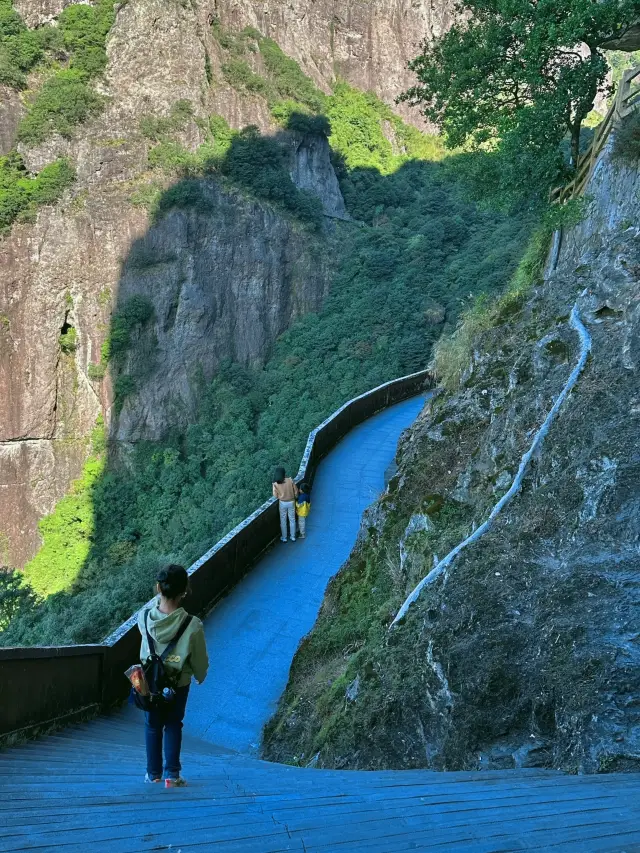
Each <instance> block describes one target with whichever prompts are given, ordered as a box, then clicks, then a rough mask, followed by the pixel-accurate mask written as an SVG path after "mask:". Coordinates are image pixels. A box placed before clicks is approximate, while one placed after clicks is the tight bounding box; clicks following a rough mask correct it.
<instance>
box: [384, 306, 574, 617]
mask: <svg viewBox="0 0 640 853" xmlns="http://www.w3.org/2000/svg"><path fill="white" fill-rule="evenodd" d="M570 325H571V328H572V329H575V330H576V332H577V333H578V335H579V337H580V358H579V359H578V363H577V364H576V366H575V367H574V368H573V370H572V371H571V375H570V376H569V378H568V379H567V382H566V384H565V386H564V388H563V389H562V391H561V392H560V394H559V395H558V398H557V400H556V401H555V403H554V404H553V406H552V408H551V410H550V411H549V414H548V415H547V417H546V418H545V419H544V423H543V424H542V426H541V427H540V429H539V430H538V431H537V433H536V434H535V436H534V439H533V441H532V442H531V446H530V447H529V449H528V450H527V452H526V453H525V454H524V456H523V457H522V459H521V460H520V467H519V468H518V473H517V474H516V476H515V478H514V480H513V483H512V484H511V488H510V489H509V491H508V492H507V493H506V494H505V495H503V496H502V497H501V498H500V500H499V501H498V503H497V504H496V505H495V506H494V508H493V509H492V510H491V513H490V515H489V517H488V518H487V520H486V521H485V522H484V524H481V525H480V527H478V529H477V530H475V531H474V532H473V533H472V534H471V535H470V536H467V538H466V539H464V540H463V541H462V542H460V543H459V544H458V545H456V547H455V548H453V550H451V551H449V553H448V554H447V555H446V557H444V558H443V559H442V560H441V561H440V562H439V563H438V565H437V566H436V567H435V568H433V569H432V570H431V571H430V572H429V574H428V575H427V576H426V577H424V578H423V579H422V580H421V581H420V583H419V584H418V585H417V586H416V587H415V588H414V589H413V590H412V592H411V593H410V594H409V595H408V596H407V598H406V600H405V602H404V603H403V605H402V607H401V608H400V610H398V612H397V614H396V617H395V619H394V620H393V622H392V623H391V625H390V626H389V630H391V628H393V626H394V625H396V624H397V623H398V622H399V621H400V620H401V619H402V618H403V617H404V616H405V615H406V613H407V611H408V610H409V607H411V605H412V604H413V602H414V601H415V600H416V599H417V598H418V596H419V595H420V593H421V592H422V590H423V589H424V588H425V586H428V585H429V584H431V583H433V581H434V580H436V578H438V577H440V575H442V573H443V572H444V571H445V570H446V569H447V568H448V567H449V566H450V565H451V563H452V562H453V561H454V560H455V558H456V557H457V556H458V554H459V553H460V552H461V551H462V550H463V549H464V548H466V547H467V546H468V545H471V544H472V543H473V542H476V541H477V540H478V539H480V537H481V536H483V535H484V534H485V533H486V532H487V530H489V528H490V527H491V525H492V524H493V522H494V520H495V518H496V517H497V516H498V515H499V514H500V512H501V511H502V510H503V509H504V507H505V506H506V505H507V504H508V503H509V502H510V501H511V499H512V498H513V497H514V496H515V495H516V494H517V492H519V491H520V488H521V486H522V481H523V479H524V475H525V474H526V471H527V468H528V466H529V462H530V461H531V458H532V456H533V455H534V454H535V453H536V451H537V450H538V449H539V448H540V446H541V444H542V442H543V441H544V438H545V436H546V435H547V433H548V432H549V428H550V426H551V424H552V423H553V421H554V419H555V417H556V415H557V414H558V411H559V410H560V407H561V406H562V404H563V403H564V401H565V399H566V398H567V395H568V394H569V392H570V391H571V389H572V388H573V386H574V385H575V384H576V382H577V381H578V377H579V376H580V374H581V373H582V370H583V369H584V366H585V364H586V362H587V357H588V355H589V352H590V350H591V335H590V334H589V332H588V331H587V329H586V328H585V326H584V324H583V323H582V320H581V319H580V314H579V312H578V303H577V302H576V304H575V305H574V306H573V308H572V310H571V319H570Z"/></svg>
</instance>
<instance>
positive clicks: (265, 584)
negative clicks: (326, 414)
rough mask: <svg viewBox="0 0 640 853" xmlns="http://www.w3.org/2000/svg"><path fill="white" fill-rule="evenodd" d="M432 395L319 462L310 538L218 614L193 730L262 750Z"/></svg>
mask: <svg viewBox="0 0 640 853" xmlns="http://www.w3.org/2000/svg"><path fill="white" fill-rule="evenodd" d="M424 400H425V398H424V396H421V397H416V398H413V399H412V400H407V401H405V402H403V403H399V404H398V405H396V406H393V407H391V408H390V409H386V410H385V411H383V412H381V413H380V414H378V415H375V416H374V417H372V418H370V419H369V420H368V421H365V423H363V424H361V425H360V426H358V427H356V428H355V429H354V430H352V431H351V432H350V433H349V435H347V436H346V437H345V438H344V439H343V440H342V441H341V442H340V444H338V446H337V447H336V448H334V450H333V451H332V452H331V453H330V454H329V455H328V456H327V457H326V459H324V460H323V462H322V463H321V465H320V468H319V470H318V473H317V475H316V479H315V482H314V486H313V494H312V507H311V514H310V515H309V518H308V519H307V537H306V539H300V538H298V539H297V540H296V542H287V543H286V544H282V543H280V542H278V544H277V545H276V546H275V547H274V548H272V549H271V551H270V552H269V553H268V554H267V555H266V556H265V557H264V558H263V559H262V560H261V561H260V563H259V564H258V565H257V566H256V567H255V568H254V569H253V570H252V571H251V572H250V574H249V575H247V577H246V578H244V580H243V581H242V582H241V583H240V584H238V586H236V587H235V588H234V589H233V590H232V591H231V593H230V594H229V595H228V596H227V597H226V598H225V599H223V600H222V601H221V602H220V603H219V604H218V606H217V607H216V608H215V609H214V610H213V612H212V613H211V614H210V616H209V618H208V619H207V621H206V624H205V630H206V635H207V645H208V647H209V655H210V657H211V676H210V677H209V678H208V679H207V681H205V683H204V684H203V685H202V687H198V686H197V685H194V687H193V688H192V690H191V696H190V698H189V708H188V711H187V719H186V725H187V728H188V730H189V731H190V732H191V733H192V734H194V735H196V736H198V737H201V738H205V739H206V740H208V741H210V742H211V743H215V744H218V745H220V746H225V747H228V748H230V749H234V750H237V751H238V752H243V753H255V752H257V750H258V746H259V743H260V735H261V732H262V727H263V726H264V724H265V723H266V722H267V720H268V719H269V718H270V717H271V715H272V714H273V712H274V711H275V709H276V706H277V703H278V699H279V698H280V696H281V694H282V692H283V690H284V688H285V686H286V683H287V678H288V675H289V667H290V666H291V661H292V659H293V656H294V654H295V651H296V648H297V647H298V643H299V642H300V640H301V639H302V638H303V637H304V636H305V634H307V633H308V632H309V631H310V630H311V628H312V627H313V624H314V622H315V620H316V617H317V615H318V611H319V609H320V605H321V604H322V599H323V597H324V591H325V589H326V586H327V583H328V581H329V579H330V578H331V577H332V576H333V575H334V574H335V573H336V572H337V571H338V570H339V569H340V567H341V566H342V564H343V563H344V562H345V560H346V559H347V558H348V556H349V553H350V551H351V549H352V547H353V543H354V542H355V539H356V536H357V534H358V529H359V527H360V519H361V518H362V513H363V511H364V510H365V509H366V507H367V506H369V505H370V504H371V503H373V501H375V500H376V498H377V497H378V496H379V495H380V494H381V492H382V491H383V489H384V487H385V472H386V471H387V469H388V468H389V466H390V465H391V464H392V462H393V460H394V457H395V452H396V446H397V444H398V438H399V436H400V434H401V432H402V431H403V430H404V429H406V428H407V427H409V426H410V425H411V423H412V422H413V421H414V420H415V418H416V416H417V415H418V413H419V411H420V409H421V408H422V406H423V405H424Z"/></svg>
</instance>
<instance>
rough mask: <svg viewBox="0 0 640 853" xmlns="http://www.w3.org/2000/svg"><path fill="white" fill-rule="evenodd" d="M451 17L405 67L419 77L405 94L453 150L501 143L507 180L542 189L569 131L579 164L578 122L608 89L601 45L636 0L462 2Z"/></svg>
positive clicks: (639, 0) (622, 24)
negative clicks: (454, 19) (450, 23)
mask: <svg viewBox="0 0 640 853" xmlns="http://www.w3.org/2000/svg"><path fill="white" fill-rule="evenodd" d="M457 13H458V20H457V23H455V24H454V25H453V26H452V28H451V29H450V30H449V31H448V32H447V33H445V34H444V35H443V36H442V37H441V38H439V39H436V40H435V41H434V42H432V43H426V42H425V43H424V45H423V52H422V54H420V55H419V56H418V57H417V58H416V59H414V60H413V62H411V63H410V68H411V70H413V71H414V72H415V73H416V75H417V78H418V83H417V85H415V86H414V87H413V88H411V89H409V91H408V92H405V93H404V94H403V95H402V96H401V100H405V101H409V102H410V103H412V104H415V105H420V106H421V107H422V111H423V113H424V115H425V116H426V117H427V118H429V119H430V120H432V121H434V122H436V123H437V124H438V125H440V127H441V128H442V129H443V131H444V132H445V134H446V137H447V144H448V146H449V147H452V148H453V147H458V146H461V145H464V144H468V143H472V144H473V145H475V146H479V145H483V144H487V143H495V142H496V141H497V142H498V143H499V146H498V147H499V149H500V150H501V151H502V152H503V154H507V155H508V156H506V157H503V162H504V163H505V164H506V162H507V161H511V163H512V166H511V169H510V168H509V166H508V165H505V168H506V173H504V172H503V174H502V175H501V179H502V182H503V183H505V184H507V185H509V184H511V185H514V184H517V185H519V187H520V189H524V188H527V189H531V188H532V187H531V184H532V182H534V183H535V185H537V188H538V189H541V190H542V189H544V188H545V187H548V185H549V183H550V181H552V180H554V179H555V178H557V176H558V172H559V170H560V169H561V168H562V160H561V158H560V157H559V154H558V145H559V143H560V142H561V140H562V139H563V138H564V136H565V135H566V134H567V133H568V134H569V135H570V137H571V156H572V163H573V164H575V163H576V161H577V157H578V154H579V150H580V130H581V127H582V123H583V121H584V119H585V117H586V116H587V115H588V113H589V112H590V111H591V110H592V109H593V104H594V100H595V97H596V95H597V94H598V92H599V91H601V90H603V88H604V87H605V78H606V75H607V70H608V66H607V62H606V59H605V56H604V53H603V52H602V50H601V49H600V45H601V44H602V43H603V42H604V41H606V40H607V38H610V37H611V36H612V34H616V33H618V32H620V31H621V30H624V29H625V28H626V27H627V26H628V25H629V24H630V23H631V22H632V21H633V20H634V19H635V18H637V16H638V14H639V13H640V0H460V2H459V3H458V5H457ZM528 155H529V156H528ZM516 160H517V161H519V164H518V167H515V165H514V161H516Z"/></svg>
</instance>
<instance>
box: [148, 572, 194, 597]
mask: <svg viewBox="0 0 640 853" xmlns="http://www.w3.org/2000/svg"><path fill="white" fill-rule="evenodd" d="M156 580H157V581H158V586H159V587H160V592H161V593H162V594H163V595H164V597H165V598H171V599H174V598H178V596H179V595H182V594H183V593H184V592H186V591H187V587H188V586H189V575H188V574H187V570H186V569H185V567H184V566H176V565H174V564H173V563H172V564H171V565H170V566H165V567H164V569H160V571H159V572H158V574H157V575H156Z"/></svg>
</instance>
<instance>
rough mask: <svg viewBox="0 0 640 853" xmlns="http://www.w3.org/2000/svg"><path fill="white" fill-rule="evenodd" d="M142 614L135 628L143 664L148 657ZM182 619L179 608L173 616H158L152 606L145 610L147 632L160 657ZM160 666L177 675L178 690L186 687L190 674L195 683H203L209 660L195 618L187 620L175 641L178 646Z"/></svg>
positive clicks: (184, 614)
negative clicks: (188, 623)
mask: <svg viewBox="0 0 640 853" xmlns="http://www.w3.org/2000/svg"><path fill="white" fill-rule="evenodd" d="M144 614H145V611H144V610H141V611H140V615H139V616H138V628H139V629H140V633H141V634H142V646H141V647H140V661H141V662H142V663H143V664H144V663H146V662H147V658H148V657H149V654H150V652H149V644H148V643H147V634H146V631H145V628H144ZM186 616H187V611H186V610H185V609H184V608H183V607H179V608H178V609H177V610H174V611H173V613H169V614H166V613H161V612H160V611H159V610H158V606H157V604H156V606H155V607H153V608H152V609H151V610H150V611H149V622H148V625H149V633H150V634H151V637H152V639H153V642H154V645H155V647H156V654H159V655H161V654H162V652H163V651H164V650H165V648H166V647H167V646H168V645H169V643H170V642H171V640H172V639H173V637H174V636H175V635H176V633H177V632H178V628H179V627H180V625H181V624H182V621H183V619H185V618H186ZM164 665H165V667H166V668H167V669H169V670H170V669H173V670H177V671H178V672H180V680H179V681H178V686H179V687H185V686H186V685H187V684H190V683H191V676H192V675H193V676H194V677H195V679H196V681H197V682H198V684H202V682H203V681H204V680H205V678H206V675H207V670H208V668H209V657H208V655H207V646H206V643H205V639H204V629H203V627H202V622H201V621H200V620H199V619H197V618H196V617H195V616H192V617H191V624H190V625H189V627H188V628H187V630H186V631H185V632H184V634H183V635H182V636H181V637H180V639H179V640H178V644H177V646H176V647H175V649H174V650H173V652H172V653H171V654H170V655H169V656H168V657H167V658H166V660H165V662H164Z"/></svg>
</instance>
